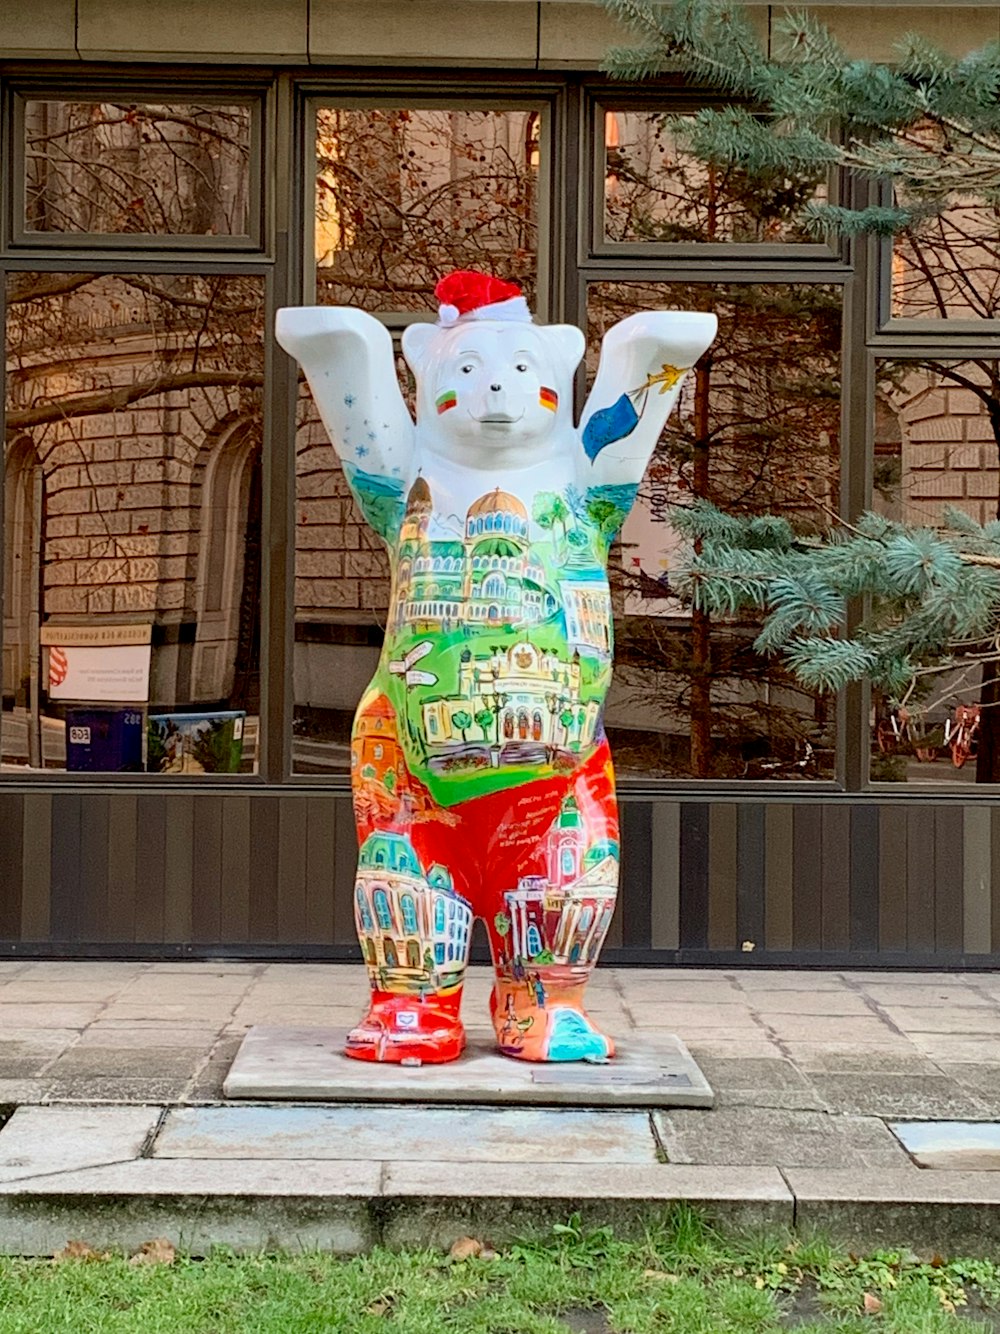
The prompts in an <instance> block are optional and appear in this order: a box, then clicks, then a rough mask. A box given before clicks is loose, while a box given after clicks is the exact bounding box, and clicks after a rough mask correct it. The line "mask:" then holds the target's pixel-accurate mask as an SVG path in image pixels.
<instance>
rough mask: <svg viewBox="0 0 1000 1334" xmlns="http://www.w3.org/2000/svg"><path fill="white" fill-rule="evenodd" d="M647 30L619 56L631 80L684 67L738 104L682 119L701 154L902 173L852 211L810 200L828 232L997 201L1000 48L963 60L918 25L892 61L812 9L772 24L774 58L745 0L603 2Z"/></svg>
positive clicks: (726, 162) (678, 121) (797, 167)
mask: <svg viewBox="0 0 1000 1334" xmlns="http://www.w3.org/2000/svg"><path fill="white" fill-rule="evenodd" d="M605 6H606V8H607V9H608V10H609V11H610V12H611V13H612V14H613V15H614V16H615V17H616V18H618V19H619V20H621V21H622V22H623V23H624V24H626V25H627V26H628V27H629V28H631V29H632V31H633V32H635V33H636V35H637V37H638V38H639V41H640V45H639V46H637V47H633V48H615V49H613V50H611V51H610V52H609V53H608V58H607V62H606V68H607V69H608V70H609V72H610V73H612V74H613V75H615V76H616V77H618V78H623V79H642V78H648V77H650V76H652V75H654V74H661V73H664V72H679V73H684V74H687V75H689V76H691V78H692V79H693V80H694V81H695V82H697V83H699V84H702V85H704V86H707V87H710V88H712V89H715V90H721V91H723V92H725V93H728V94H730V95H731V96H732V98H733V103H732V105H729V106H722V107H705V108H703V109H702V110H701V111H699V112H698V114H697V115H696V116H694V117H689V116H686V117H677V118H674V122H675V126H676V130H677V133H678V135H679V137H680V138H681V140H682V142H685V143H686V146H687V147H688V148H690V149H691V151H693V152H694V154H695V156H696V157H698V158H699V159H700V160H702V161H703V162H706V163H709V164H712V165H714V166H716V167H720V168H721V167H729V166H736V167H738V168H740V169H741V170H743V171H745V172H746V173H747V174H748V175H749V176H756V177H759V178H767V177H769V176H771V177H773V176H774V175H775V174H776V173H785V174H786V175H787V176H788V177H789V178H791V179H795V180H801V179H803V178H805V179H811V180H812V181H814V182H815V183H816V184H819V183H820V182H821V181H823V180H824V179H825V178H826V177H827V175H828V174H829V173H830V171H831V170H832V169H834V168H837V167H842V168H847V169H850V170H851V171H853V172H855V173H860V174H861V175H863V176H867V177H870V178H873V179H876V180H879V181H886V180H888V181H891V182H892V184H893V186H894V198H892V199H887V200H878V201H876V202H874V203H872V204H870V205H868V206H866V207H862V208H858V209H854V208H851V207H845V206H842V205H840V204H837V203H832V202H827V201H825V200H811V201H809V202H806V203H804V205H803V213H804V218H805V221H806V223H807V225H809V226H810V227H811V228H812V229H814V230H815V231H818V232H820V233H829V232H837V233H852V234H853V233H857V232H872V231H875V232H882V233H892V232H899V231H901V230H904V229H906V228H908V227H911V226H913V225H914V224H918V223H921V222H923V221H924V220H926V219H927V218H928V217H931V216H934V215H936V214H940V213H941V212H942V211H943V210H944V209H946V208H947V207H948V205H949V203H950V202H951V201H952V199H953V198H954V196H955V195H956V194H962V195H966V196H967V195H969V194H974V195H976V196H978V197H979V198H980V199H982V200H984V201H986V202H987V203H988V204H994V205H995V204H997V203H1000V45H998V44H996V43H993V44H991V45H989V46H986V47H984V48H983V49H982V50H979V51H974V52H972V53H971V54H969V55H967V56H964V57H954V56H949V55H946V54H945V53H943V52H941V51H939V50H937V49H935V48H934V47H933V46H931V45H930V44H928V43H927V42H926V41H924V40H923V39H922V38H919V37H916V36H913V35H909V36H906V37H904V38H903V39H902V40H901V41H900V43H899V45H898V59H897V61H896V62H895V63H894V64H893V65H887V64H883V63H879V62H877V61H872V60H860V59H851V58H848V56H847V55H846V54H845V53H844V51H843V50H842V49H841V48H840V46H839V45H838V43H837V42H836V41H835V40H834V38H833V37H832V36H831V34H830V32H829V31H828V30H827V29H826V28H824V27H823V25H822V24H820V23H818V22H817V21H816V20H815V19H814V18H812V17H810V16H809V15H808V14H801V13H800V14H786V15H784V16H783V17H778V18H776V19H775V21H774V23H773V25H772V32H773V44H772V48H773V49H772V52H771V54H768V52H767V50H766V49H765V48H764V47H763V46H762V44H761V42H760V39H759V38H758V36H757V33H756V32H755V30H754V28H753V27H752V25H751V24H750V22H749V20H748V18H747V15H746V12H745V10H744V7H743V6H742V5H741V4H738V3H735V0H674V2H673V3H672V4H666V5H657V4H652V3H649V2H648V0H605Z"/></svg>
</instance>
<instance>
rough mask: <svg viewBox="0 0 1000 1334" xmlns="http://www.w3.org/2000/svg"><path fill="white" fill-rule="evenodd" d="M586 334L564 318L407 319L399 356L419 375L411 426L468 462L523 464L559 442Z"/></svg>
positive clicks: (566, 427)
mask: <svg viewBox="0 0 1000 1334" xmlns="http://www.w3.org/2000/svg"><path fill="white" fill-rule="evenodd" d="M583 351H584V337H583V334H582V333H581V332H580V330H579V329H576V328H574V327H573V326H572V325H568V324H552V325H536V324H529V323H527V322H515V321H506V320H491V319H477V320H467V321H466V320H460V321H459V322H458V323H457V324H455V325H452V326H450V327H448V328H441V327H440V326H438V325H433V324H411V325H410V326H409V327H408V328H407V329H406V331H405V332H404V334H403V355H404V356H405V357H406V360H407V363H408V365H409V367H410V369H411V370H412V371H413V374H414V376H415V378H416V381H417V431H418V436H419V439H420V442H421V444H422V445H424V446H426V447H427V448H428V449H430V450H431V451H432V452H433V453H435V454H439V455H441V456H443V457H445V458H448V459H451V460H453V461H455V462H459V463H464V464H467V465H469V466H470V467H483V468H495V467H496V466H497V465H498V464H504V465H506V466H509V467H510V466H513V467H523V466H525V465H526V464H530V463H534V462H538V461H540V460H541V459H542V458H548V457H551V456H552V455H554V454H555V453H556V452H558V450H559V449H560V448H565V447H566V443H567V440H568V434H569V433H571V432H572V431H573V376H574V373H575V372H576V368H577V366H578V365H579V364H580V359H581V358H582V356H583Z"/></svg>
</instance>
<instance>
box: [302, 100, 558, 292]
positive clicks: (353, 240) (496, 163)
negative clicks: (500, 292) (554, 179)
mask: <svg viewBox="0 0 1000 1334" xmlns="http://www.w3.org/2000/svg"><path fill="white" fill-rule="evenodd" d="M540 133H541V113H540V112H539V111H535V110H531V109H527V108H526V109H524V110H517V111H493V110H481V111H480V110H461V111H459V110H446V109H430V108H409V109H407V108H400V107H382V108H369V109H367V110H362V109H356V108H346V107H339V108H337V107H325V108H323V109H321V110H320V111H319V113H318V116H317V124H316V158H317V174H316V262H317V266H318V267H317V275H316V281H317V299H318V300H319V302H320V303H321V304H329V305H356V306H361V307H363V308H364V309H367V310H376V311H393V310H414V311H428V310H433V309H434V308H435V301H434V285H435V283H436V282H437V280H438V278H439V277H440V276H441V275H442V274H443V273H447V272H448V271H449V270H450V269H463V268H475V269H487V270H488V269H491V268H495V269H496V271H497V272H499V273H502V275H503V277H505V278H508V279H511V280H513V281H517V282H520V283H521V284H522V286H523V287H524V289H525V295H526V296H527V297H528V300H529V302H530V303H531V304H532V305H534V287H535V281H536V268H537V250H538V201H537V180H538V171H539V153H540Z"/></svg>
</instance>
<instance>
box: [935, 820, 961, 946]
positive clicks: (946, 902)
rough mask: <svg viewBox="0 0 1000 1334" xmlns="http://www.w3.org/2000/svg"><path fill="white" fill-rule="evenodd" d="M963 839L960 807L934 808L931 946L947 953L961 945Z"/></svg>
mask: <svg viewBox="0 0 1000 1334" xmlns="http://www.w3.org/2000/svg"><path fill="white" fill-rule="evenodd" d="M963 842H964V838H963V822H962V808H961V807H960V806H939V807H938V808H937V810H936V811H935V812H934V948H935V949H936V950H941V951H945V952H948V953H959V952H960V951H961V949H962V936H963V921H964V908H963V904H962V898H963V894H964V889H965V876H964V870H963V866H962V859H963V854H964V848H963Z"/></svg>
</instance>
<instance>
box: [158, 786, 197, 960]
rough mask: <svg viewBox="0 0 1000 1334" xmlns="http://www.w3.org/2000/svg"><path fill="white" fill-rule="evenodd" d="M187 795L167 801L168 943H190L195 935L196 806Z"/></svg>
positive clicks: (165, 879)
mask: <svg viewBox="0 0 1000 1334" xmlns="http://www.w3.org/2000/svg"><path fill="white" fill-rule="evenodd" d="M196 800H198V798H196V797H195V796H194V795H192V794H189V793H186V792H177V793H173V794H172V795H171V797H170V800H169V801H168V802H165V803H164V805H165V808H166V823H165V826H164V852H163V932H164V937H165V939H166V940H167V941H170V942H173V943H175V944H187V943H188V942H189V941H190V940H191V939H192V937H193V935H194V928H193V925H192V923H193V894H194V806H195V801H196Z"/></svg>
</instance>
